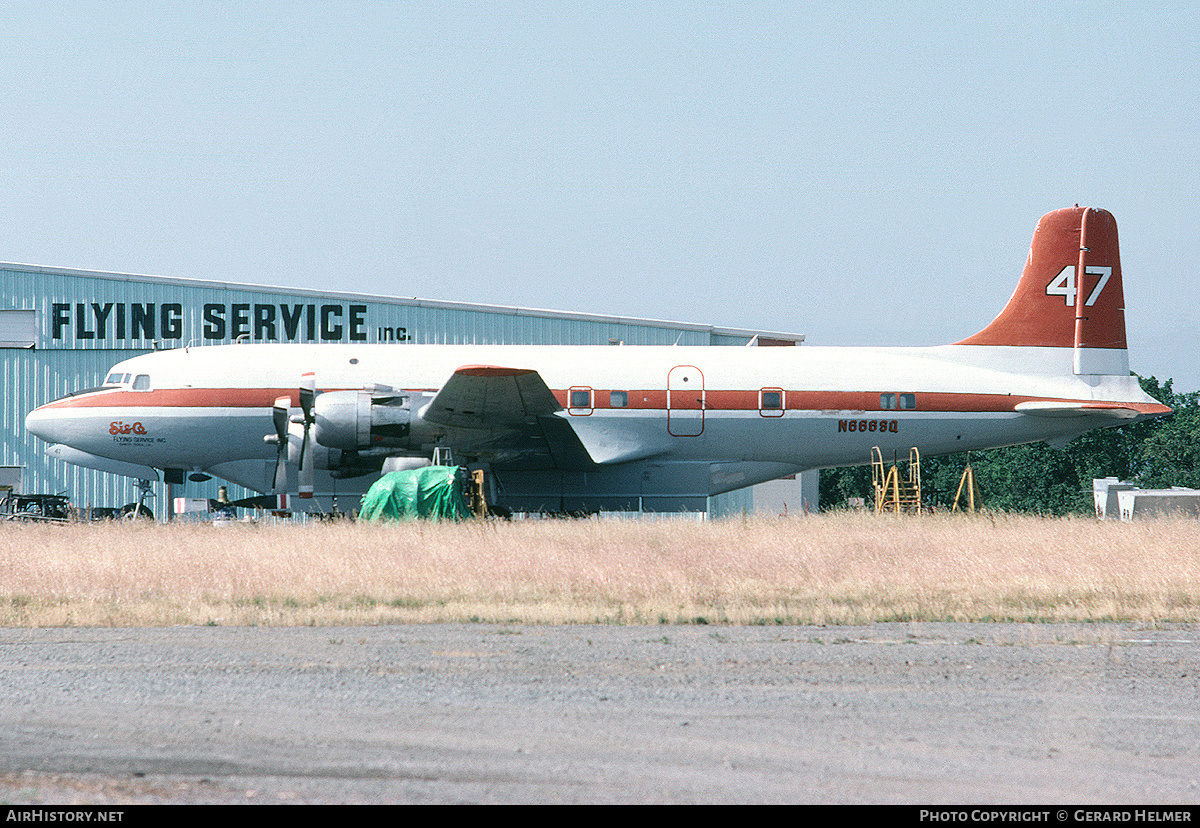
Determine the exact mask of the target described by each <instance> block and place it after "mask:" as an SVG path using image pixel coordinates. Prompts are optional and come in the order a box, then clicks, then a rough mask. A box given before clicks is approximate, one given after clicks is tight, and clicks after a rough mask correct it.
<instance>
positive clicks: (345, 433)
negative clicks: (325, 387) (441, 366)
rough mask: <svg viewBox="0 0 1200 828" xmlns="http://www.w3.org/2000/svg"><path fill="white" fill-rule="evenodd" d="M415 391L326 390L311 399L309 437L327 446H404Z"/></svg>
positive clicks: (409, 426)
mask: <svg viewBox="0 0 1200 828" xmlns="http://www.w3.org/2000/svg"><path fill="white" fill-rule="evenodd" d="M414 396H416V395H413V394H402V393H396V392H388V393H380V392H374V391H326V392H325V393H323V394H318V395H317V397H316V400H315V401H314V403H313V418H314V420H315V422H314V423H313V439H315V440H316V441H317V442H318V443H319V444H321V445H322V446H325V447H326V448H331V449H341V450H342V451H360V450H364V449H371V448H407V447H408V445H409V439H408V437H409V431H410V429H411V425H412V419H413V413H412V407H411V403H412V401H413V398H414Z"/></svg>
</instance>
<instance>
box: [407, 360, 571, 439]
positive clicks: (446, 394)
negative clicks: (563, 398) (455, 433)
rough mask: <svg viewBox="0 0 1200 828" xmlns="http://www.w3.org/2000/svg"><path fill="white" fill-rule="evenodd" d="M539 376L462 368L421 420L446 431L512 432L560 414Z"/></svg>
mask: <svg viewBox="0 0 1200 828" xmlns="http://www.w3.org/2000/svg"><path fill="white" fill-rule="evenodd" d="M561 410H562V406H561V405H559V404H558V400H557V399H555V398H554V394H553V393H552V392H551V391H550V389H549V387H547V385H546V383H545V381H544V380H543V379H542V377H541V375H540V374H539V373H538V372H537V371H535V370H533V369H532V368H504V367H501V366H498V365H464V366H463V367H461V368H459V369H458V370H457V371H455V372H454V373H453V374H452V375H451V376H450V379H448V380H447V381H446V384H445V385H443V386H442V390H440V391H438V392H437V394H436V395H435V396H434V398H433V400H432V401H431V402H430V403H429V406H428V408H426V409H425V412H424V416H425V419H426V420H428V421H429V422H431V423H437V424H438V425H444V426H448V427H450V428H475V429H501V430H503V429H514V428H520V427H522V426H526V425H531V424H533V423H534V422H536V420H537V418H538V417H541V416H544V415H547V414H553V413H554V412H556V411H561Z"/></svg>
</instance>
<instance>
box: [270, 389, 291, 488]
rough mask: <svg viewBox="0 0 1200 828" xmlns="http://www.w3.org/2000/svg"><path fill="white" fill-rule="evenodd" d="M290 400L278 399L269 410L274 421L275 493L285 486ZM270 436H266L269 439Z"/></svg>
mask: <svg viewBox="0 0 1200 828" xmlns="http://www.w3.org/2000/svg"><path fill="white" fill-rule="evenodd" d="M291 405H292V398H291V397H290V396H289V397H279V398H278V399H276V400H275V405H274V406H272V409H271V417H272V419H274V421H275V434H274V435H273V436H274V438H275V439H274V441H273V442H274V443H275V445H276V446H277V448H276V451H275V481H274V483H275V491H276V492H282V491H283V489H284V487H285V486H287V450H288V409H289V408H291ZM271 436H272V435H269V434H268V435H267V437H268V438H270V437H271Z"/></svg>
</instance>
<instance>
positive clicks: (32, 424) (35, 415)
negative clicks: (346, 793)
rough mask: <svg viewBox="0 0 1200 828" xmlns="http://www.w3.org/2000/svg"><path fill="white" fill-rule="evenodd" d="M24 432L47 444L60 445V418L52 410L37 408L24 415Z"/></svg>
mask: <svg viewBox="0 0 1200 828" xmlns="http://www.w3.org/2000/svg"><path fill="white" fill-rule="evenodd" d="M25 430H26V431H28V432H29V433H30V434H32V435H33V436H35V437H40V438H41V439H43V440H45V441H46V442H47V443H61V442H62V440H61V439H60V436H61V435H60V433H59V432H60V431H61V430H62V417H61V416H60V415H59V413H58V412H56V411H55V410H54V409H52V408H49V407H47V406H44V405H43V406H39V407H37V408H35V409H33V411H30V412H29V413H28V414H26V415H25Z"/></svg>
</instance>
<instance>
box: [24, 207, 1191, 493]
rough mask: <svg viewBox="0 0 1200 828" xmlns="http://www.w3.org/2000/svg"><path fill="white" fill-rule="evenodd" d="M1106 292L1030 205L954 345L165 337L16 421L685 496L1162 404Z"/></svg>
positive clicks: (518, 487) (167, 472)
mask: <svg viewBox="0 0 1200 828" xmlns="http://www.w3.org/2000/svg"><path fill="white" fill-rule="evenodd" d="M1124 309H1125V302H1124V291H1123V286H1122V279H1121V265H1120V255H1119V251H1118V245H1117V225H1116V220H1115V219H1114V218H1113V216H1112V214H1111V213H1109V212H1108V211H1106V210H1100V209H1095V208H1086V207H1079V206H1078V205H1076V206H1075V207H1069V208H1065V209H1061V210H1055V211H1053V212H1050V213H1047V214H1046V215H1045V216H1043V217H1042V218H1041V220H1040V221H1039V222H1038V224H1037V228H1036V230H1035V231H1034V235H1033V241H1032V244H1031V246H1030V250H1029V256H1028V259H1027V260H1026V264H1025V268H1024V271H1023V272H1022V274H1021V277H1020V280H1019V281H1018V283H1017V287H1016V290H1015V292H1014V293H1013V295H1012V297H1011V298H1010V299H1009V301H1008V304H1007V305H1005V307H1004V309H1003V310H1002V311H1001V312H1000V314H999V316H997V317H996V318H995V320H994V321H992V322H991V324H989V325H988V326H987V327H985V328H984V329H983V330H982V331H979V332H978V333H976V334H974V335H972V336H969V337H967V338H966V339H963V340H960V341H958V342H955V343H953V344H950V345H940V346H933V347H819V346H810V345H805V346H803V347H793V348H768V347H752V348H741V347H719V346H718V347H714V346H705V347H679V346H615V347H614V346H561V345H494V346H492V345H417V344H403V345H397V344H354V345H320V346H313V345H303V344H248V343H244V344H230V345H211V346H201V347H185V348H177V349H173V350H168V351H157V352H154V353H148V354H144V355H141V356H137V357H133V358H131V359H127V360H124V361H122V362H119V363H117V364H116V365H114V366H113V368H112V369H111V371H110V373H109V375H108V377H107V379H106V380H105V382H104V384H103V386H102V387H100V388H98V389H92V390H88V391H86V392H79V393H76V394H73V395H71V396H67V397H63V398H62V399H58V400H54V401H53V402H48V403H46V404H44V405H42V406H40V407H38V408H37V409H35V410H33V411H32V412H30V413H29V415H28V416H27V417H26V421H25V424H26V428H27V429H28V430H29V431H30V432H32V433H33V434H35V435H37V436H38V437H40V438H41V439H43V440H45V441H46V442H48V443H50V444H51V446H50V447H49V449H48V451H49V452H50V453H51V454H54V455H55V456H58V457H60V458H62V459H65V460H68V461H69V462H74V463H77V464H79V465H84V466H90V467H93V468H101V469H107V470H116V471H119V472H120V473H124V474H129V475H131V476H144V475H145V474H146V473H150V474H154V475H156V474H157V471H156V470H162V471H163V474H164V479H166V480H167V481H168V482H172V481H174V482H182V480H183V475H185V474H190V475H204V474H207V475H213V476H216V477H219V478H222V479H223V480H227V481H229V482H232V483H235V484H239V485H241V486H244V487H246V488H248V489H251V490H253V491H256V492H260V493H264V494H265V493H272V492H274V493H281V492H295V493H298V494H299V497H300V499H302V500H310V502H311V499H315V500H317V501H319V500H320V499H321V498H323V497H326V496H328V495H330V494H334V495H342V496H345V495H352V494H361V493H362V492H363V491H365V490H366V488H367V486H368V485H369V484H370V482H373V480H374V479H376V478H377V477H378V475H379V474H380V473H381V472H383V471H388V470H396V469H404V468H414V467H417V466H421V465H427V464H428V463H430V462H431V456H432V455H433V454H434V452H435V450H439V451H440V450H446V449H449V450H451V451H452V453H453V455H454V457H455V458H456V459H457V460H458V462H460V463H462V464H464V465H469V466H471V467H472V468H483V469H485V470H486V472H487V474H488V478H489V480H490V482H491V491H492V495H491V497H492V498H498V500H499V502H500V503H501V504H503V505H504V506H505V507H507V508H508V509H511V510H513V511H589V510H590V511H595V510H599V509H634V510H636V509H639V508H644V509H646V510H653V509H655V508H658V507H665V508H671V507H670V506H668V505H667V504H675V507H678V505H679V504H698V508H700V509H702V508H703V507H704V503H705V498H707V497H708V496H711V495H716V494H720V493H723V492H728V491H732V490H734V489H738V488H742V487H744V486H749V485H754V484H757V483H761V482H765V481H768V480H773V479H777V478H780V477H784V476H787V475H790V474H795V473H798V472H801V471H805V470H809V469H819V468H830V467H836V466H847V465H860V464H863V463H865V462H866V461H867V458H868V457H869V454H870V452H871V450H872V448H873V447H879V448H880V450H881V452H882V453H883V454H884V455H886V454H889V453H893V452H907V450H908V448H909V447H911V446H916V447H918V448H919V449H920V451H921V452H922V453H923V454H924V455H926V456H931V455H938V454H947V453H952V452H959V451H967V450H979V449H987V448H995V447H999V446H1008V445H1015V444H1019V443H1029V442H1035V441H1042V440H1044V441H1046V442H1048V443H1050V444H1051V445H1055V446H1062V445H1065V444H1066V443H1067V442H1068V441H1070V440H1071V439H1073V438H1074V437H1076V436H1078V435H1080V434H1083V433H1085V432H1087V431H1090V430H1091V429H1095V428H1104V427H1108V426H1117V425H1122V424H1125V423H1130V422H1134V421H1137V420H1142V419H1146V418H1151V417H1158V416H1162V415H1165V414H1169V413H1170V411H1171V409H1170V408H1168V407H1167V406H1165V405H1162V404H1160V403H1159V402H1158V401H1156V400H1154V399H1153V398H1151V397H1150V396H1148V395H1147V394H1146V393H1144V392H1143V391H1142V390H1141V388H1140V386H1139V384H1138V381H1137V378H1136V377H1135V376H1133V375H1131V373H1130V371H1129V360H1128V353H1127V349H1126V340H1125V318H1124V312H1125V311H1124ZM314 508H316V507H314ZM687 508H691V507H687Z"/></svg>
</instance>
